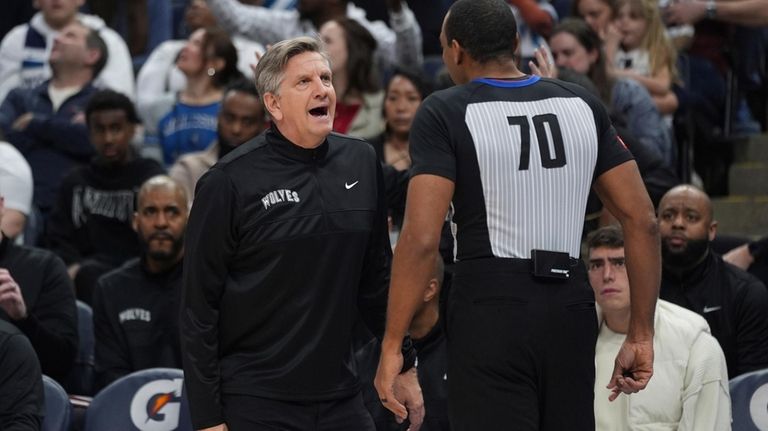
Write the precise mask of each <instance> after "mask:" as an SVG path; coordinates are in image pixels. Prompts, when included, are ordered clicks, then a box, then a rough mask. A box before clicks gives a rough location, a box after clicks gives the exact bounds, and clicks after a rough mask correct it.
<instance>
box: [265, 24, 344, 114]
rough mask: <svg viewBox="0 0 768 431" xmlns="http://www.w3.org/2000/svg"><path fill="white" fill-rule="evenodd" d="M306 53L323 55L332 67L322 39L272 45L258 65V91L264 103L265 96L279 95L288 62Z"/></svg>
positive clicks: (298, 38)
mask: <svg viewBox="0 0 768 431" xmlns="http://www.w3.org/2000/svg"><path fill="white" fill-rule="evenodd" d="M305 52H316V53H318V54H320V55H322V56H323V58H324V59H325V60H326V61H327V62H328V64H329V66H330V63H331V61H330V59H329V57H328V53H326V52H325V49H324V47H323V43H322V42H321V41H320V39H317V38H314V37H308V36H301V37H296V38H293V39H287V40H283V41H280V42H278V43H276V44H274V45H272V47H270V48H269V49H268V50H267V52H266V53H265V54H264V56H263V57H261V59H260V60H259V63H258V64H257V65H256V90H257V91H258V92H259V96H260V97H261V101H262V103H264V95H265V94H267V93H272V94H274V95H277V94H278V92H279V90H280V83H281V82H282V81H283V76H284V72H285V66H286V65H287V64H288V61H289V60H290V59H291V58H292V57H295V56H297V55H299V54H303V53H305Z"/></svg>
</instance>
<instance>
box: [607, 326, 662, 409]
mask: <svg viewBox="0 0 768 431" xmlns="http://www.w3.org/2000/svg"><path fill="white" fill-rule="evenodd" d="M652 375H653V338H649V339H644V340H641V341H635V340H630V339H629V338H628V339H626V340H624V344H622V345H621V349H619V353H618V354H617V355H616V362H615V365H614V367H613V375H612V376H611V382H610V383H608V386H606V387H607V388H608V389H610V390H611V392H612V393H611V395H610V396H609V397H608V400H609V401H613V400H615V399H616V398H617V397H618V396H619V394H620V393H622V392H623V393H625V394H633V393H635V392H639V391H641V390H643V389H645V387H646V385H648V382H649V381H650V380H651V376H652Z"/></svg>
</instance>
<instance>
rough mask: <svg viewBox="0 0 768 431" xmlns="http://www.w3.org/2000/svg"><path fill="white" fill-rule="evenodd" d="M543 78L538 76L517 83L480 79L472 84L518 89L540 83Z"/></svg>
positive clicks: (516, 81)
mask: <svg viewBox="0 0 768 431" xmlns="http://www.w3.org/2000/svg"><path fill="white" fill-rule="evenodd" d="M540 79H541V78H540V77H539V76H536V75H531V76H529V77H528V78H525V79H522V80H519V81H518V80H515V81H507V80H505V79H492V78H478V79H473V80H472V82H478V83H481V84H488V85H490V86H493V87H502V88H518V87H525V86H528V85H531V84H535V83H536V82H539V80H540Z"/></svg>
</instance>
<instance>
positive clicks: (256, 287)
mask: <svg viewBox="0 0 768 431" xmlns="http://www.w3.org/2000/svg"><path fill="white" fill-rule="evenodd" d="M256 76H257V77H258V78H257V83H256V84H257V89H258V92H259V94H260V95H262V101H263V103H264V106H265V107H266V109H267V111H268V112H269V115H270V116H271V117H272V120H273V123H274V126H273V127H272V128H271V129H269V130H267V131H266V132H265V133H262V134H261V135H259V136H258V137H256V138H254V139H252V140H251V141H249V142H247V143H245V144H242V145H241V146H239V147H238V148H236V149H235V150H233V151H232V152H231V153H229V154H228V155H227V156H225V157H224V158H222V159H221V160H220V161H219V163H218V164H216V165H215V166H214V167H213V168H211V170H210V171H208V173H206V174H205V176H203V177H202V178H201V179H200V181H199V182H198V184H197V191H196V196H195V201H194V202H195V203H194V205H193V207H192V213H191V216H190V220H189V225H188V231H187V250H188V255H187V257H186V258H185V260H186V261H185V265H184V292H183V294H182V296H183V299H182V317H181V319H182V320H181V331H182V352H183V360H184V369H185V373H184V375H185V381H186V385H187V388H188V391H189V400H190V404H191V411H192V419H193V424H194V425H195V426H196V427H197V428H206V427H213V428H212V429H215V430H226V429H230V430H236V429H244V430H245V429H247V430H254V429H256V430H261V429H289V430H310V429H311V430H350V431H352V430H355V431H358V430H373V429H374V428H373V422H372V420H371V418H370V416H369V415H368V413H367V410H366V409H365V407H364V405H363V401H362V397H361V395H360V386H359V384H358V382H357V378H356V376H355V374H354V372H353V371H352V370H353V369H354V365H353V363H352V361H353V358H352V355H351V346H350V341H351V334H352V327H353V325H354V323H355V321H356V319H357V318H358V316H361V317H362V318H363V320H364V321H365V322H366V323H367V325H368V327H369V328H370V329H371V331H372V332H373V333H374V334H377V335H379V336H381V335H382V334H383V330H384V316H385V309H386V305H387V287H388V274H389V264H390V257H391V251H390V245H389V240H388V235H387V219H386V208H385V204H384V193H383V184H382V181H381V168H380V165H379V162H378V160H377V158H376V155H375V154H374V151H373V148H372V147H371V146H369V145H367V144H365V143H364V142H363V141H359V140H356V139H353V138H349V137H346V136H342V135H337V134H332V133H331V129H332V126H333V117H334V110H335V104H336V94H335V92H334V89H333V86H332V84H331V70H330V67H329V63H328V59H327V56H326V55H325V53H324V52H323V51H322V49H321V47H320V43H319V41H317V40H316V39H312V38H306V37H301V38H296V39H290V40H286V41H283V42H280V43H277V44H275V45H274V46H273V47H272V48H271V49H270V50H269V51H268V52H267V53H266V54H265V55H264V57H263V58H262V59H261V61H259V64H258V68H257V70H256ZM404 344H407V346H406V347H405V348H404V349H403V353H404V356H405V357H406V361H405V362H406V364H407V365H406V366H405V367H403V370H404V372H403V373H402V374H401V375H400V377H399V378H398V379H397V382H398V388H399V389H400V391H399V392H398V397H400V398H403V401H404V403H405V405H406V406H407V407H408V408H409V409H410V410H411V411H410V415H409V416H410V420H411V423H412V425H413V427H412V428H413V429H417V428H418V426H419V425H420V423H421V420H422V417H423V401H422V398H421V393H420V390H419V388H418V382H417V379H416V373H415V371H413V369H412V365H413V362H414V356H415V355H414V352H413V349H412V348H411V347H410V342H409V341H408V342H406V343H404ZM406 370H407V371H406ZM405 415H406V412H405V411H403V414H402V415H401V418H402V419H404V416H405Z"/></svg>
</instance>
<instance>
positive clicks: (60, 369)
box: [0, 196, 77, 382]
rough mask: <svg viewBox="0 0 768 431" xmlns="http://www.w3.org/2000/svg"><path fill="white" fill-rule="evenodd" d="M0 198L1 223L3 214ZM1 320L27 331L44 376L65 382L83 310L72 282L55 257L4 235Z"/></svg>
mask: <svg viewBox="0 0 768 431" xmlns="http://www.w3.org/2000/svg"><path fill="white" fill-rule="evenodd" d="M3 206H4V205H3V198H2V196H0V219H2V214H3ZM0 320H5V321H8V322H10V323H12V324H13V325H15V326H16V327H17V328H19V329H20V330H21V332H23V333H24V335H26V336H27V338H29V341H30V342H31V343H32V347H34V348H35V352H37V357H38V358H39V359H40V367H41V368H42V370H43V374H47V375H48V376H50V377H52V378H54V379H56V380H59V382H61V381H62V380H63V379H64V378H65V377H66V376H67V374H68V373H69V370H70V369H71V368H72V364H73V363H74V360H75V354H76V353H77V308H76V306H75V296H74V293H73V288H72V281H71V280H70V279H69V277H68V276H67V269H66V268H65V267H64V263H63V262H62V261H61V259H59V258H58V257H56V255H54V254H53V253H51V252H49V251H47V250H43V249H38V248H32V247H23V246H18V245H15V244H14V243H13V241H11V240H10V239H9V238H7V237H5V236H4V235H3V234H2V232H0Z"/></svg>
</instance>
